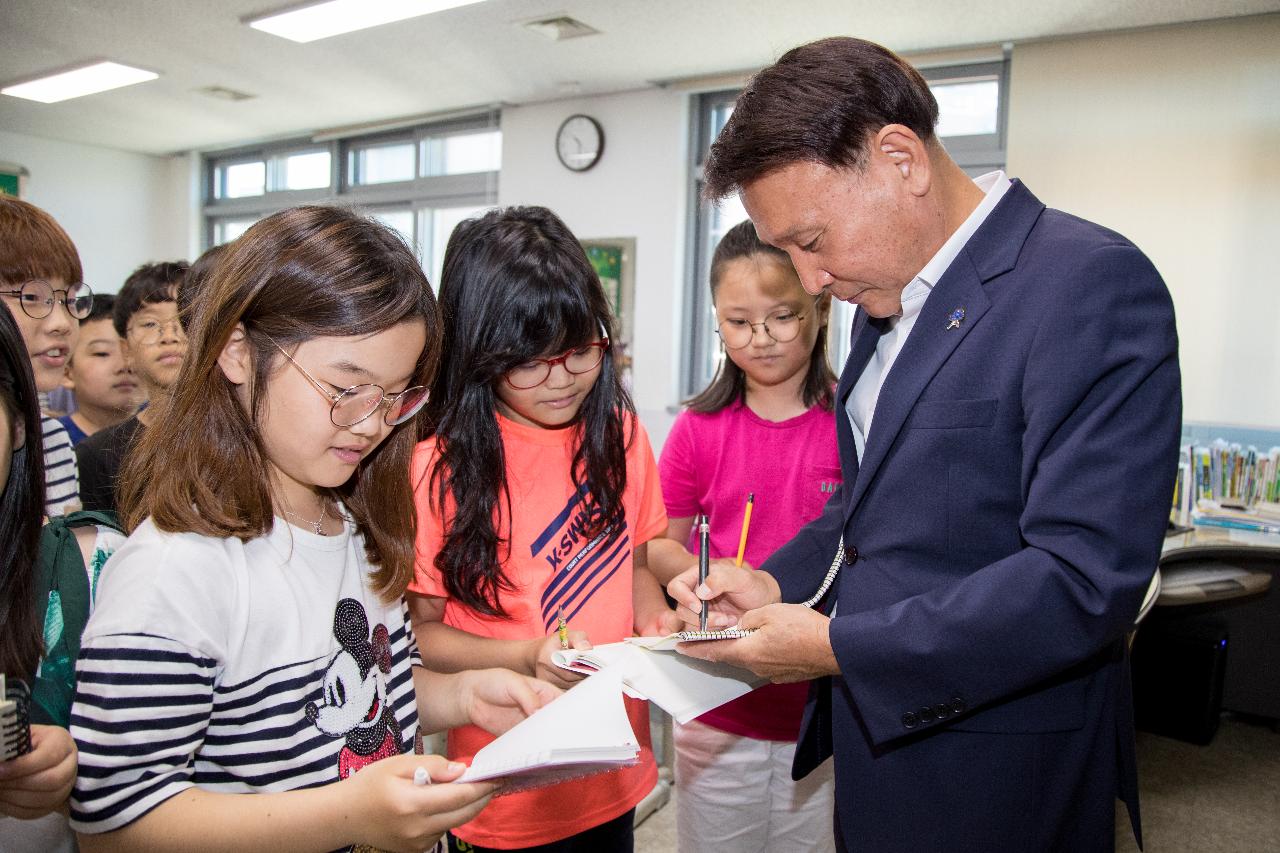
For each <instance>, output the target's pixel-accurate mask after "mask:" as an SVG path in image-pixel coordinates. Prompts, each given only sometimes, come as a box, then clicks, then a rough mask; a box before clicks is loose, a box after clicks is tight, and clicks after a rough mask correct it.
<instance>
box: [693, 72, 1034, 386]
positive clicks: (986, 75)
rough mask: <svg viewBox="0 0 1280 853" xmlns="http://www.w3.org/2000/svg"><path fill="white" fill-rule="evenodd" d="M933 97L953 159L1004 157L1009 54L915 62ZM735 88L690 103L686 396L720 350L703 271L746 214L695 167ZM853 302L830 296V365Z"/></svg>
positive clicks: (983, 161)
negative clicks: (713, 199) (711, 199)
mask: <svg viewBox="0 0 1280 853" xmlns="http://www.w3.org/2000/svg"><path fill="white" fill-rule="evenodd" d="M921 74H923V75H924V77H925V79H926V80H928V81H929V87H930V89H932V90H933V94H934V97H935V98H937V100H938V112H939V117H938V128H937V132H938V136H939V137H940V138H941V139H942V142H943V144H944V145H945V146H946V148H947V151H948V152H949V153H950V154H951V156H952V157H953V158H954V159H955V161H956V162H957V163H958V164H959V165H960V166H961V168H963V169H964V170H965V171H966V172H967V173H969V174H970V175H972V176H974V177H977V176H978V175H981V174H983V173H985V172H990V171H992V170H993V169H1003V168H1004V163H1005V127H1006V126H1007V119H1006V117H1007V113H1008V81H1009V62H1008V59H1007V58H1006V59H1005V60H1004V61H1000V62H984V63H974V64H969V65H956V66H946V67H940V68H926V69H921ZM737 96H738V90H736V89H734V90H729V91H722V92H711V93H708V94H705V95H700V96H699V97H698V98H697V99H696V102H695V104H694V121H693V133H694V138H693V144H692V151H693V152H694V153H693V162H692V163H691V166H692V169H691V172H692V174H693V180H692V181H691V182H690V184H691V187H690V205H689V209H690V210H693V211H694V212H695V213H694V217H693V222H692V224H691V229H690V241H689V246H690V247H691V251H690V256H691V257H690V260H689V264H688V271H689V273H688V274H689V280H688V281H687V283H686V296H685V309H686V310H685V316H686V317H690V318H692V320H691V322H692V324H693V325H692V328H691V330H690V334H689V335H688V336H687V338H686V340H687V341H688V345H687V347H686V350H685V353H684V362H683V370H682V377H683V379H682V383H681V386H682V387H681V389H680V394H681V397H682V398H688V397H691V396H693V395H694V394H697V393H698V392H699V391H701V390H702V389H703V388H705V387H706V386H707V383H709V382H710V381H711V378H712V377H713V376H714V375H715V372H716V369H717V368H718V367H719V365H720V361H721V359H722V358H723V357H724V355H723V351H722V350H721V348H720V347H719V345H718V342H717V338H716V336H715V310H714V308H713V306H712V304H711V292H710V289H709V286H708V275H709V272H710V269H711V255H712V253H713V252H714V251H715V247H716V245H717V244H718V243H719V242H720V238H721V237H722V236H724V233H725V232H726V231H728V230H729V229H730V228H732V227H733V226H734V225H737V224H738V223H739V222H741V221H742V220H744V219H746V218H747V214H746V211H745V210H743V208H742V202H741V201H739V199H738V198H737V197H736V196H735V197H733V198H727V199H724V200H722V201H721V202H720V204H719V205H713V204H710V203H708V202H704V201H703V200H702V167H703V161H704V158H705V157H706V154H707V151H708V150H709V149H710V147H711V143H712V142H714V141H715V138H716V136H718V135H719V133H720V130H721V129H722V128H723V127H724V126H725V123H726V122H728V120H729V116H730V115H732V114H733V104H734V101H735V100H736V98H737ZM853 315H854V306H852V305H848V304H846V303H843V302H835V303H834V304H833V305H832V310H831V325H830V330H829V333H828V335H827V340H828V352H829V354H830V357H831V364H832V366H833V367H835V368H836V370H837V372H839V369H840V367H841V365H843V364H844V359H845V356H847V355H848V350H849V329H850V328H851V326H852V323H853Z"/></svg>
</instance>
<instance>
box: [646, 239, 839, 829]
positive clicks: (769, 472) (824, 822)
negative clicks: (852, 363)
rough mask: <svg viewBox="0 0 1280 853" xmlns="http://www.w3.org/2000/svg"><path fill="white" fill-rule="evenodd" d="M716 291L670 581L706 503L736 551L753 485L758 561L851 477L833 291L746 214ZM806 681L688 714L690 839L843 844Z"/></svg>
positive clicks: (683, 436) (669, 502)
mask: <svg viewBox="0 0 1280 853" xmlns="http://www.w3.org/2000/svg"><path fill="white" fill-rule="evenodd" d="M711 298H712V300H713V302H714V303H715V307H716V319H717V321H718V332H719V335H720V340H721V342H722V343H723V344H724V348H725V353H726V355H727V356H728V358H726V359H725V360H724V361H723V363H722V366H721V369H720V372H719V373H718V374H717V375H716V377H715V379H714V380H712V383H711V385H710V386H708V387H707V388H706V390H704V391H703V392H702V393H701V394H699V395H698V396H697V397H695V398H694V399H693V400H691V401H689V403H688V408H687V411H685V412H683V413H681V415H680V416H679V417H678V418H677V419H676V422H675V425H674V426H673V427H672V429H671V434H670V435H669V436H668V437H667V441H666V444H665V445H664V446H663V451H662V461H661V464H660V466H659V470H660V472H661V478H662V493H663V496H664V499H665V502H666V508H667V515H668V516H670V526H669V527H668V529H667V533H666V536H665V537H664V538H662V539H658V540H655V541H654V542H653V543H651V544H650V549H649V556H650V565H651V567H652V569H653V571H654V574H655V575H657V576H658V578H659V580H661V581H662V582H663V583H667V582H668V581H670V580H671V578H673V577H675V576H676V575H677V574H679V573H680V572H682V571H684V570H685V569H687V568H688V567H689V566H690V565H692V564H694V563H695V562H696V561H697V558H696V557H695V556H694V555H693V554H692V553H691V551H694V550H695V549H696V547H697V540H696V534H695V533H694V531H693V527H694V519H695V517H696V516H698V515H700V514H703V513H705V514H706V515H707V516H708V518H709V520H710V526H711V542H710V553H711V556H712V557H715V558H729V559H733V558H735V557H736V556H737V553H738V545H739V534H740V532H741V529H742V524H743V517H744V514H745V509H746V501H747V497H748V495H754V499H753V506H752V515H751V525H750V529H749V531H748V538H747V547H746V555H745V556H746V559H745V562H744V565H751V566H758V565H760V564H761V563H762V562H763V561H764V560H765V559H766V558H767V557H768V556H769V555H770V554H772V553H773V551H774V550H776V549H777V548H778V547H779V546H781V545H782V544H783V543H785V542H786V541H787V540H789V539H790V538H791V537H792V536H794V535H795V534H796V532H797V531H799V530H800V528H801V527H803V526H804V525H805V524H806V523H807V522H809V521H811V520H813V519H814V518H815V517H817V516H818V515H819V514H820V513H821V511H822V507H823V505H824V504H825V503H826V501H827V498H829V497H830V496H831V493H832V492H833V491H834V489H835V486H836V484H838V483H839V482H840V479H841V477H840V459H839V455H838V452H837V449H836V428H835V414H834V412H833V401H832V389H833V387H834V385H835V381H836V377H835V375H834V374H833V373H832V372H831V367H830V366H829V365H828V364H827V356H826V344H827V318H828V315H829V312H830V304H831V303H830V298H829V297H828V296H826V295H823V296H820V297H818V298H817V299H815V298H814V297H813V296H811V295H809V294H808V293H806V292H805V290H804V288H803V287H801V285H800V279H799V278H798V277H797V276H796V272H795V269H794V268H793V267H792V265H791V261H790V260H789V259H788V258H787V256H786V254H785V253H784V252H782V251H781V250H779V249H775V248H774V247H772V246H769V245H766V244H765V243H762V242H761V241H760V239H759V238H758V237H757V236H756V232H755V227H754V226H753V225H752V224H751V222H749V221H748V222H742V223H740V224H738V225H736V226H735V227H733V228H732V229H730V230H729V231H728V233H726V234H725V235H724V239H722V240H721V241H720V244H719V246H717V247H716V251H715V254H714V256H713V257H712V260H711ZM807 692H808V685H807V684H770V685H766V686H764V687H761V688H759V689H758V690H755V691H753V692H752V693H749V694H747V695H746V696H743V697H741V698H740V699H736V700H734V701H733V702H730V703H729V704H727V705H722V706H721V707H719V708H717V709H715V710H714V711H711V712H709V713H707V714H704V715H703V716H701V717H699V718H698V719H697V720H693V721H691V722H690V723H688V724H686V725H683V726H677V728H676V732H675V743H676V790H677V792H678V796H677V799H676V802H677V818H676V827H677V835H678V838H679V850H680V851H697V850H733V851H735V853H738V851H771V850H782V849H788V850H792V849H794V850H814V851H826V850H834V849H835V845H834V841H833V839H832V831H831V812H832V807H833V806H832V790H833V788H832V786H833V782H832V770H831V763H830V762H827V763H826V764H824V765H823V766H822V767H820V768H818V770H816V771H815V772H814V773H812V774H810V775H809V776H808V777H806V778H805V779H803V780H801V781H800V782H793V781H792V780H791V760H792V758H793V756H794V754H795V741H796V737H797V734H798V732H799V728H800V716H801V713H802V712H803V710H804V703H805V696H806V694H807Z"/></svg>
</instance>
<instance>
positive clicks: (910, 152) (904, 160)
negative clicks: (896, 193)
mask: <svg viewBox="0 0 1280 853" xmlns="http://www.w3.org/2000/svg"><path fill="white" fill-rule="evenodd" d="M871 144H872V146H873V148H872V154H873V156H878V157H882V158H884V160H883V161H882V162H884V163H887V164H888V165H889V166H891V167H892V168H893V169H894V170H895V171H896V172H897V173H898V175H899V177H900V178H901V179H902V181H903V182H904V183H905V189H906V190H907V192H909V193H911V194H912V195H914V196H923V195H925V194H926V193H928V192H929V185H930V183H931V181H932V180H933V169H932V165H933V164H932V162H931V161H930V160H929V147H928V146H927V145H926V144H925V143H924V141H923V140H921V139H920V137H919V136H916V132H915V131H914V130H912V129H911V128H909V127H907V126H906V125H901V124H886V125H885V126H884V127H882V128H880V131H879V132H878V133H877V134H876V135H875V137H874V138H873V139H872V142H871Z"/></svg>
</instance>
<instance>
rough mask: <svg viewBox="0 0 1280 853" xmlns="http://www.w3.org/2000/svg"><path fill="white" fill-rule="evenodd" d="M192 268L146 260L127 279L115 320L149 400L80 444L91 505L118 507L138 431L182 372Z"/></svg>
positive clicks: (84, 489)
mask: <svg viewBox="0 0 1280 853" xmlns="http://www.w3.org/2000/svg"><path fill="white" fill-rule="evenodd" d="M187 269H188V265H187V263H186V262H185V261H177V262H171V263H152V264H143V265H142V266H140V267H138V268H137V269H136V270H134V271H133V273H132V274H131V275H130V276H129V278H128V279H126V280H125V283H124V287H122V288H121V289H120V293H119V294H118V295H117V296H116V304H115V307H114V308H113V309H112V322H113V323H114V324H115V327H116V332H117V333H118V334H119V335H120V339H121V348H122V349H123V350H124V354H125V357H126V358H127V359H128V361H129V367H130V369H132V370H133V375H134V378H136V379H137V380H138V384H139V385H140V386H141V388H142V390H143V391H145V392H146V395H147V400H148V405H147V406H146V407H145V408H143V409H142V410H141V411H140V412H138V414H136V415H134V416H133V417H131V418H129V419H128V420H126V421H123V422H121V423H119V424H116V425H115V426H113V427H109V428H107V429H104V430H101V431H100V432H97V433H95V434H94V435H91V436H89V437H88V438H86V439H85V440H84V441H82V442H81V443H80V444H79V445H78V446H77V447H76V457H77V458H78V459H79V463H80V472H81V474H80V493H81V498H82V500H83V501H84V506H85V509H96V510H115V509H116V479H117V477H118V475H119V472H120V465H121V462H122V461H123V460H124V456H125V453H126V452H127V451H128V448H129V446H130V444H131V443H132V442H133V440H134V437H135V436H136V435H137V434H138V431H139V430H141V429H142V428H143V427H146V426H149V425H150V424H151V422H152V420H153V419H154V418H155V417H156V416H157V413H158V412H162V411H163V409H164V403H166V402H167V401H168V399H169V392H170V389H171V388H172V387H173V383H174V380H176V379H177V378H178V370H179V368H181V367H182V360H183V359H184V358H185V357H186V354H187V336H186V334H185V333H184V332H183V330H182V326H181V324H180V323H179V322H178V303H177V302H176V297H177V292H178V284H179V283H180V282H181V281H182V278H183V276H184V275H185V274H186V272H187Z"/></svg>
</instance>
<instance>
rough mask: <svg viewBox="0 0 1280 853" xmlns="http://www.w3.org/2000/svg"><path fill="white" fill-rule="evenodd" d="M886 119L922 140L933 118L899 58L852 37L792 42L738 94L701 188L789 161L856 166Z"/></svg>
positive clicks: (920, 87)
mask: <svg viewBox="0 0 1280 853" xmlns="http://www.w3.org/2000/svg"><path fill="white" fill-rule="evenodd" d="M889 124H901V125H905V126H906V127H909V128H910V129H911V130H912V131H913V132H914V133H915V134H916V135H917V136H919V137H920V139H921V140H922V141H924V142H929V141H930V140H931V139H932V138H933V129H934V127H935V126H936V125H937V124H938V102H937V101H936V100H935V99H934V97H933V93H932V92H931V91H930V90H929V84H928V83H926V82H925V79H924V78H923V77H922V76H920V72H919V71H916V69H915V68H913V67H911V65H910V64H908V63H907V61H906V60H905V59H903V58H902V57H900V56H898V55H897V54H895V53H893V52H892V51H890V50H888V49H886V48H883V47H881V46H880V45H878V44H874V43H872V42H869V41H863V40H862V39H855V38H827V39H822V40H821V41H815V42H811V43H809V44H806V45H801V46H800V47H797V48H793V49H791V50H789V51H787V52H786V53H784V54H783V55H782V58H781V59H779V60H778V61H777V62H776V63H774V64H773V65H771V66H769V67H768V68H766V69H764V70H763V71H761V72H760V73H758V74H756V76H755V77H753V78H752V79H751V82H750V83H748V84H747V87H746V88H745V89H743V90H742V94H740V95H739V96H738V100H737V102H736V103H735V104H734V108H733V115H731V116H730V117H729V121H728V123H726V124H725V126H724V129H723V130H721V131H720V135H719V136H718V137H717V138H716V141H715V143H714V144H713V145H712V146H711V153H710V155H709V156H708V157H707V163H706V167H705V169H704V173H703V174H704V180H705V182H706V183H705V188H704V190H703V195H704V196H705V197H706V198H708V199H719V198H724V197H725V196H727V195H731V194H732V193H734V192H736V191H738V190H740V189H741V188H742V187H744V186H746V185H747V184H749V183H751V182H752V181H754V180H756V179H757V178H762V177H764V176H765V175H766V174H768V173H769V172H772V171H775V170H776V169H780V168H782V167H784V166H788V165H790V164H792V163H800V162H813V163H821V164H822V165H824V166H829V167H831V168H833V169H835V168H856V169H860V168H862V167H863V166H864V165H865V164H866V144H867V140H868V139H869V138H870V137H871V136H872V135H873V134H875V133H876V132H877V131H879V130H880V128H882V127H884V126H885V125H889Z"/></svg>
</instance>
